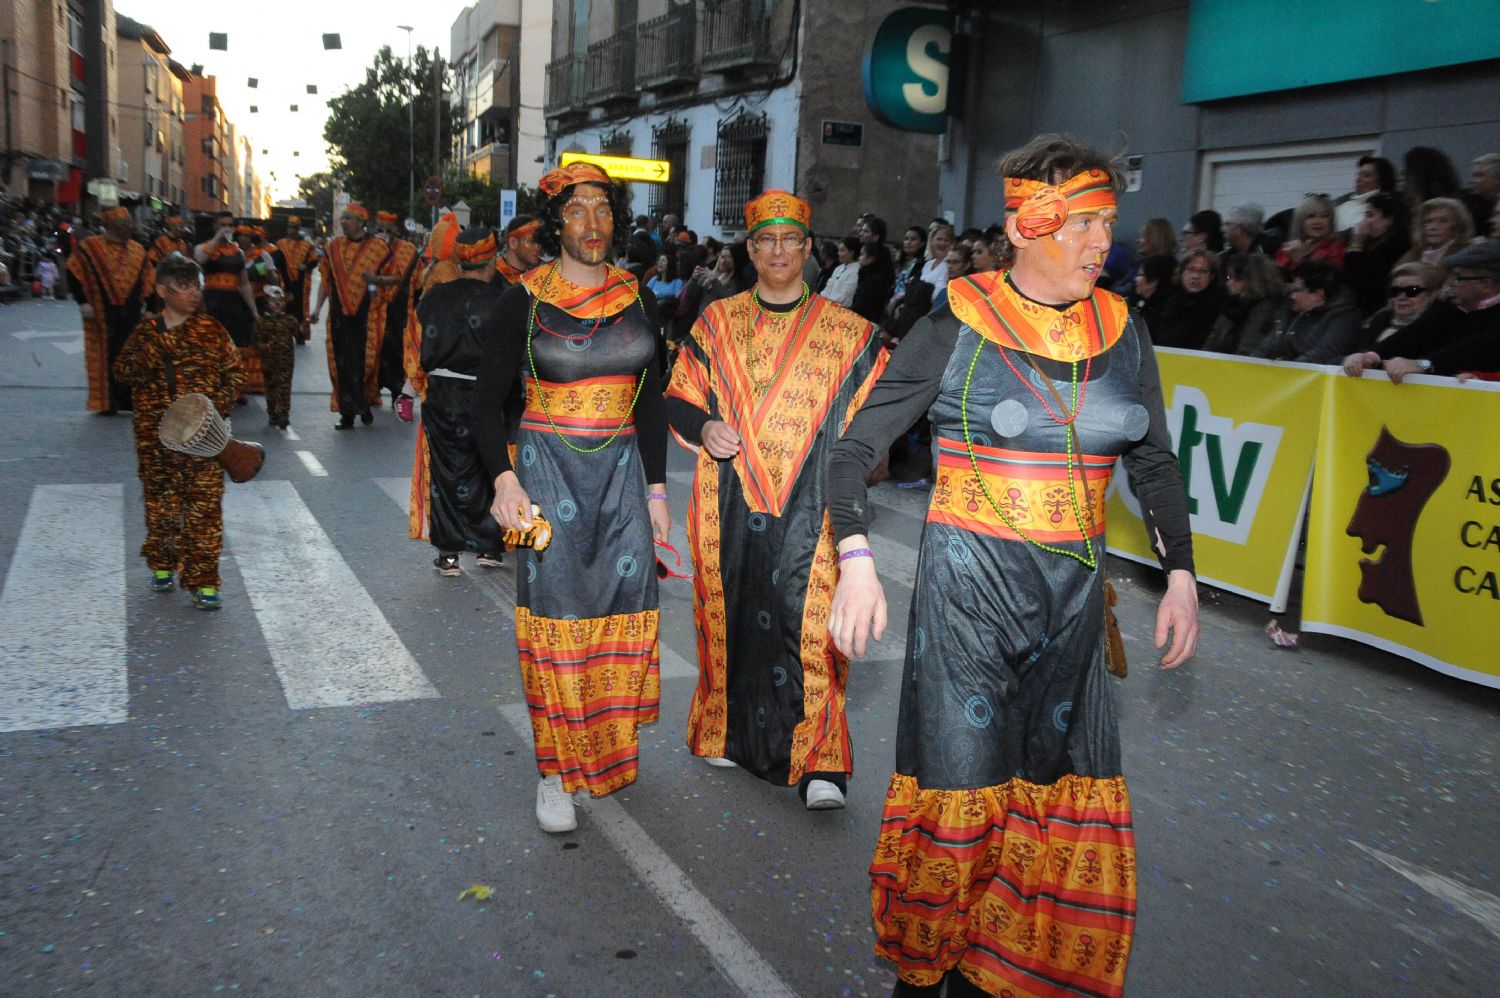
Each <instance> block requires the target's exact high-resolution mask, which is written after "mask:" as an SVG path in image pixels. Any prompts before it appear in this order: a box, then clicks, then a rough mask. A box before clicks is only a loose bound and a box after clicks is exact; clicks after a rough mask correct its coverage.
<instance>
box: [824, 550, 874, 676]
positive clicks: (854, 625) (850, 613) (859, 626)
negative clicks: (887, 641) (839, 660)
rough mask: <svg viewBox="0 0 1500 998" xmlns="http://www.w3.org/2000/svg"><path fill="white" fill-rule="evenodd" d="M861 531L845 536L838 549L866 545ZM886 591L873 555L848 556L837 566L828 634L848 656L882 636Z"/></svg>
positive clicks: (835, 645)
mask: <svg viewBox="0 0 1500 998" xmlns="http://www.w3.org/2000/svg"><path fill="white" fill-rule="evenodd" d="M869 543H870V542H869V540H868V539H867V538H866V537H865V536H864V535H863V534H856V535H855V536H853V537H849V538H847V539H846V540H845V541H844V542H843V543H842V544H840V545H839V549H840V551H841V552H842V551H849V550H853V549H854V548H862V547H868V546H869ZM885 625H886V603H885V590H884V589H882V588H881V585H880V578H879V576H877V575H876V574H875V559H874V558H850V559H849V560H848V561H846V562H843V563H841V564H840V565H839V581H838V585H837V586H835V587H834V590H833V605H832V607H831V609H830V612H829V614H828V634H829V636H830V637H831V638H833V644H834V647H836V648H837V649H838V650H839V651H840V652H841V653H842V654H843V655H844V656H846V657H848V658H858V657H860V656H862V655H864V653H865V649H866V648H868V647H869V642H870V640H871V638H873V639H874V640H876V641H879V640H880V639H881V638H883V637H884V636H885Z"/></svg>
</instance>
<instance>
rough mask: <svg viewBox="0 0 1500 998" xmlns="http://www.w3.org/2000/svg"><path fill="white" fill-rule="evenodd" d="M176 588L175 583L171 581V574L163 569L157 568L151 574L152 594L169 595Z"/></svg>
mask: <svg viewBox="0 0 1500 998" xmlns="http://www.w3.org/2000/svg"><path fill="white" fill-rule="evenodd" d="M176 588H177V583H176V582H174V581H173V580H172V573H171V572H169V571H167V570H166V569H165V568H158V569H155V570H153V571H152V572H151V591H152V592H154V593H169V592H171V591H172V590H173V589H176Z"/></svg>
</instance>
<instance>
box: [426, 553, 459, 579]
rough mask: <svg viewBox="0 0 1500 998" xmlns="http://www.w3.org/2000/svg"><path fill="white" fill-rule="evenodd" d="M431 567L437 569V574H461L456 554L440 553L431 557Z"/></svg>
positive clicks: (450, 575)
mask: <svg viewBox="0 0 1500 998" xmlns="http://www.w3.org/2000/svg"><path fill="white" fill-rule="evenodd" d="M432 567H433V568H435V569H437V574H439V575H446V576H449V577H452V576H454V575H462V574H463V570H462V569H460V568H459V567H458V555H456V554H440V555H438V556H437V557H436V558H434V559H432Z"/></svg>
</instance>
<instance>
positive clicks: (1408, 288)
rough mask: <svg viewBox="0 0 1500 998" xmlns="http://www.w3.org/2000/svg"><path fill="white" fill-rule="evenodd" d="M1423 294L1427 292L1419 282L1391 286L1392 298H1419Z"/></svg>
mask: <svg viewBox="0 0 1500 998" xmlns="http://www.w3.org/2000/svg"><path fill="white" fill-rule="evenodd" d="M1425 294H1427V289H1426V288H1424V287H1422V285H1420V284H1400V285H1392V287H1391V297H1392V298H1420V297H1421V296H1422V295H1425Z"/></svg>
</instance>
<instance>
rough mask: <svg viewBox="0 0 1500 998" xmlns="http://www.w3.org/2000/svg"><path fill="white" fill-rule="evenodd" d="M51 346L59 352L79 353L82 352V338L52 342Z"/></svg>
mask: <svg viewBox="0 0 1500 998" xmlns="http://www.w3.org/2000/svg"><path fill="white" fill-rule="evenodd" d="M52 346H53V347H55V348H56V349H57V350H58V351H59V352H61V353H66V354H80V353H83V341H82V340H78V341H70V342H68V343H54V344H52Z"/></svg>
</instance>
